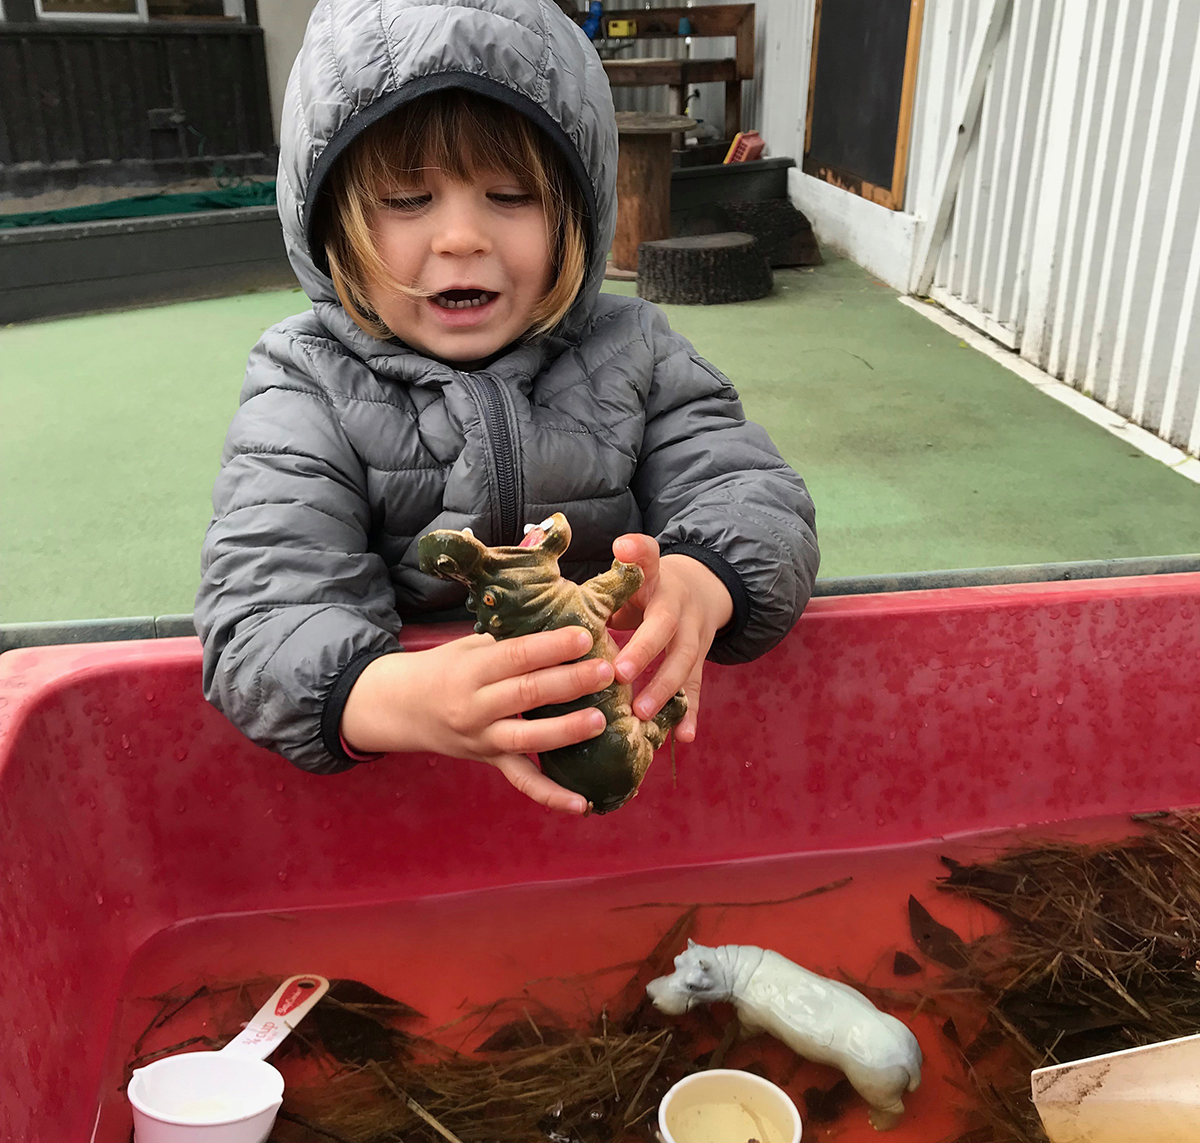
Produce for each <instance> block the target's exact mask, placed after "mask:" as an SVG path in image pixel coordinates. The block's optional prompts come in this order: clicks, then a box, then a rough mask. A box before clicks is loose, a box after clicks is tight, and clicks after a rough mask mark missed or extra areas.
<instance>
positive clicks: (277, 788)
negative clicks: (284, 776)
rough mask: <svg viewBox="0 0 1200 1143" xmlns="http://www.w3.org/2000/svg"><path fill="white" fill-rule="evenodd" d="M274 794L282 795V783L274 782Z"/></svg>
mask: <svg viewBox="0 0 1200 1143" xmlns="http://www.w3.org/2000/svg"><path fill="white" fill-rule="evenodd" d="M275 792H276V793H277V794H282V793H283V783H282V782H276V783H275Z"/></svg>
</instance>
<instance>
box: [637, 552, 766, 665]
mask: <svg viewBox="0 0 1200 1143" xmlns="http://www.w3.org/2000/svg"><path fill="white" fill-rule="evenodd" d="M658 555H659V558H660V559H661V558H662V557H663V556H676V555H678V556H691V557H692V559H694V560H699V562H700V563H702V564H703V565H704V566H705V567H706V568H708V570H709V571H710V572H712V573H713V575H715V576H716V577H717V579H719V580H720V581H721V582H722V583H723V584H724V585H725V590H726V591H727V592H729V598H730V599H731V600H733V617H732V618H731V619H730V620H729V622H728V623H726V624H725V626H724V627H722V628H721V630H720V631H718V632H717V633H716V635H714V636H713V646H714V647H715V646H716V645H717V644H718V643H724V642H726V641H727V640H730V639H736V638H737V637H738V636H739V635H740V634H741V633H742V632H743V631H745V630H746V624H747V623H749V622H750V596H749V595H748V594H747V592H746V585H745V584H744V583H742V577H741V576H740V575H738V573H737V572H736V571H734V569H733V565H732V564H731V563H729V561H728V560H726V559H725V557H724V556H719V555H717V553H716V552H714V551H713V550H712V549H711V548H702V547H701V546H700V545H699V544H668V545H667V546H666V547H664V548H661V549H660V550H659V553H658Z"/></svg>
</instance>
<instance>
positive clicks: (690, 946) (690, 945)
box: [688, 937, 696, 949]
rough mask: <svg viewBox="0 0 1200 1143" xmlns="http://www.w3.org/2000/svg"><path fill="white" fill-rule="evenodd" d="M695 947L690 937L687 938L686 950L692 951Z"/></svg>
mask: <svg viewBox="0 0 1200 1143" xmlns="http://www.w3.org/2000/svg"><path fill="white" fill-rule="evenodd" d="M695 947H696V942H695V941H694V940H692V938H691V937H688V948H690V949H694V948H695Z"/></svg>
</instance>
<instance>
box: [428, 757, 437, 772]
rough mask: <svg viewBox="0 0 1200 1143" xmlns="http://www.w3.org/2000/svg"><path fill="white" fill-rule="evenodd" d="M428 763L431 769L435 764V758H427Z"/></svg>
mask: <svg viewBox="0 0 1200 1143" xmlns="http://www.w3.org/2000/svg"><path fill="white" fill-rule="evenodd" d="M428 764H429V768H430V769H433V767H434V766H436V765H437V759H436V758H430V759H429V760H428Z"/></svg>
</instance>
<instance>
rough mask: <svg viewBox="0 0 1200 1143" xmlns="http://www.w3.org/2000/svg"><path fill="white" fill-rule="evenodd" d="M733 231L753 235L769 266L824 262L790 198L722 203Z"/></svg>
mask: <svg viewBox="0 0 1200 1143" xmlns="http://www.w3.org/2000/svg"><path fill="white" fill-rule="evenodd" d="M724 207H725V213H726V214H727V215H728V216H729V219H730V224H731V225H732V227H733V229H734V230H739V231H741V232H742V233H743V234H753V235H754V237H755V238H757V239H758V243H759V245H760V246H761V247H762V248H763V251H764V252H765V253H766V255H767V258H768V259H769V261H770V263H771V265H772V266H820V265H821V263H822V262H823V261H824V259H823V258H822V257H821V251H820V248H819V247H818V246H817V238H816V235H815V234H813V228H812V224H811V223H810V222H809V221H808V219H807V218H805V216H804V215H803V214H802V213H801V212H800V211H798V210H797V209H796V208H795V207H794V206H793V205H792V204H791V201H790V200H789V199H786V198H769V199H765V200H763V201H760V202H748V201H740V200H739V201H737V202H727V203H725V204H724Z"/></svg>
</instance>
